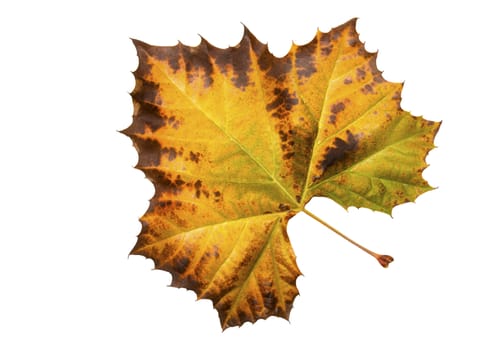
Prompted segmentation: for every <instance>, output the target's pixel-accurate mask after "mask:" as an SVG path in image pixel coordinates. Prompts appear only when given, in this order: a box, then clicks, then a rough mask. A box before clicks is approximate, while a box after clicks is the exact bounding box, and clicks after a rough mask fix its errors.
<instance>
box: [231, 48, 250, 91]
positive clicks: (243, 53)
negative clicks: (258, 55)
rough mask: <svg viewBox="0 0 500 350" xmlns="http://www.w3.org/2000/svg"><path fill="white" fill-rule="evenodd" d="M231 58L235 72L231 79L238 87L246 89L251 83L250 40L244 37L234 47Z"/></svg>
mask: <svg viewBox="0 0 500 350" xmlns="http://www.w3.org/2000/svg"><path fill="white" fill-rule="evenodd" d="M231 58H232V62H233V69H234V74H235V77H233V78H232V79H231V81H232V82H233V84H234V86H236V87H237V88H239V89H241V90H245V87H247V86H248V84H249V78H248V73H249V71H250V64H251V61H250V40H248V39H246V40H245V39H243V40H242V41H241V43H240V45H239V46H238V47H235V48H233V49H232V55H231Z"/></svg>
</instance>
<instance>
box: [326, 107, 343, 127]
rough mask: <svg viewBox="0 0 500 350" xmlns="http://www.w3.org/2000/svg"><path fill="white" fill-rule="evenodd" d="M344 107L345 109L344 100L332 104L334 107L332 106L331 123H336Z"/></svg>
mask: <svg viewBox="0 0 500 350" xmlns="http://www.w3.org/2000/svg"><path fill="white" fill-rule="evenodd" d="M344 109H345V104H344V103H343V102H339V103H336V104H334V105H332V107H331V108H330V112H331V114H330V117H329V120H328V122H329V123H330V124H335V121H336V120H337V113H340V112H342V111H343V110H344Z"/></svg>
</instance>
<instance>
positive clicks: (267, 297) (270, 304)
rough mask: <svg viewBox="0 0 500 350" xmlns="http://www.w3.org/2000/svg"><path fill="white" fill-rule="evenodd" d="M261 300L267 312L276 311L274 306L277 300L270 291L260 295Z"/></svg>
mask: <svg viewBox="0 0 500 350" xmlns="http://www.w3.org/2000/svg"><path fill="white" fill-rule="evenodd" d="M262 299H263V301H264V307H265V308H266V309H267V310H269V311H272V312H274V311H275V310H276V305H277V304H278V298H276V295H275V294H274V293H273V291H272V290H271V291H267V292H264V293H262Z"/></svg>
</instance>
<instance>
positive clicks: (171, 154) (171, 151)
mask: <svg viewBox="0 0 500 350" xmlns="http://www.w3.org/2000/svg"><path fill="white" fill-rule="evenodd" d="M162 154H165V155H166V156H167V159H168V160H169V161H170V162H171V161H173V160H175V158H177V151H176V150H175V148H173V147H170V148H169V147H167V148H164V149H163V150H162Z"/></svg>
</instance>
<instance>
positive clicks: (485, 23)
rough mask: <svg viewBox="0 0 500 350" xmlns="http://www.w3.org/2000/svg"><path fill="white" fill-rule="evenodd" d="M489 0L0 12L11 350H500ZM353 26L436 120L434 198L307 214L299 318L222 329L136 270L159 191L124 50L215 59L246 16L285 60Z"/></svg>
mask: <svg viewBox="0 0 500 350" xmlns="http://www.w3.org/2000/svg"><path fill="white" fill-rule="evenodd" d="M490 3H491V4H493V3H494V2H486V1H479V0H476V1H467V2H464V1H462V2H461V1H455V2H445V1H443V2H438V1H435V0H434V1H415V2H411V3H410V2H402V1H394V2H389V1H347V0H346V1H342V2H340V1H338V2H337V1H322V2H321V1H313V0H308V1H300V2H299V1H270V0H268V1H263V2H256V1H255V2H252V1H245V2H237V1H227V2H222V1H180V0H178V1H174V2H171V1H165V0H164V1H140V2H139V1H137V2H136V3H132V2H130V1H121V2H118V1H117V2H114V3H112V2H108V3H104V2H97V1H95V2H91V1H85V2H81V3H79V4H78V3H76V2H69V1H61V2H60V3H57V2H53V1H31V2H30V1H16V2H14V1H12V2H3V3H2V5H0V89H1V90H0V104H1V109H0V118H1V119H0V120H1V124H0V133H1V134H0V162H1V163H0V164H1V166H0V167H1V170H0V176H1V181H0V205H1V208H0V249H1V252H0V348H2V349H170V348H177V349H180V348H182V349H194V348H202V347H203V348H209V349H211V348H218V349H269V348H272V347H275V348H276V347H278V346H279V348H287V347H288V348H314V349H372V350H375V349H384V350H390V349H457V348H463V349H499V348H500V333H499V332H500V301H499V296H500V287H499V283H498V280H499V278H498V276H499V271H498V270H499V268H500V255H499V253H498V249H499V241H500V240H499V237H500V232H499V231H500V230H499V222H498V198H499V194H500V193H499V186H498V170H497V167H496V166H497V164H496V163H498V151H499V145H498V141H497V140H498V130H499V126H500V123H499V118H500V115H499V109H498V102H499V100H500V98H499V96H498V95H499V92H500V89H499V86H500V85H499V81H500V75H499V62H500V55H499V53H500V51H499V45H498V36H499V34H500V26H499V24H498V22H499V20H498V11H496V10H495V9H494V8H493V5H489V4H490ZM352 17H358V18H359V21H358V25H357V29H358V32H360V35H361V40H362V41H364V42H366V46H367V48H368V50H370V51H377V50H378V51H379V58H378V67H379V68H380V69H381V70H383V71H384V77H385V78H386V79H388V80H391V81H405V87H404V90H403V103H402V105H403V108H405V109H406V110H409V111H411V112H412V113H413V114H414V115H424V116H425V117H426V118H427V119H431V120H436V121H437V120H443V125H442V127H441V131H440V132H439V135H438V137H437V139H436V144H437V146H438V148H437V149H436V150H434V151H432V152H431V153H430V155H429V156H428V162H429V163H430V164H431V166H430V167H429V168H428V169H427V170H426V171H425V172H424V176H425V178H426V179H427V180H428V181H429V182H430V184H431V185H433V186H437V187H439V189H437V190H435V191H432V192H429V193H426V194H424V195H423V196H421V197H420V198H419V199H418V200H417V201H416V204H413V203H412V204H405V205H402V206H399V207H397V208H396V209H395V210H394V213H393V218H391V217H389V216H387V215H384V214H380V213H374V212H372V211H370V210H363V209H361V210H357V209H350V210H349V211H347V212H346V211H344V210H343V209H341V208H339V207H338V206H337V205H335V204H334V203H332V202H330V201H327V200H316V201H313V203H312V204H311V206H310V207H309V209H310V210H312V211H314V212H315V213H316V214H317V215H319V216H321V217H322V218H324V219H325V220H327V221H328V222H330V223H331V224H332V225H334V226H336V227H337V228H339V229H340V230H342V231H344V232H345V233H347V234H349V235H350V236H351V237H352V238H354V239H356V240H358V241H360V242H361V243H363V244H365V245H366V246H368V247H369V248H371V249H373V250H375V251H379V252H381V253H386V254H391V255H393V256H394V257H395V262H394V263H393V264H392V265H391V267H390V268H389V269H382V268H381V267H380V266H378V264H377V262H376V261H375V260H373V258H371V257H369V256H368V255H366V254H364V253H363V252H361V251H359V250H358V249H357V248H355V247H353V246H351V245H349V244H348V243H346V242H344V241H343V240H342V239H340V238H339V237H337V236H336V235H334V234H333V233H331V232H329V231H327V230H326V229H325V228H324V227H322V226H321V225H319V224H318V223H316V222H314V221H312V220H311V219H310V218H308V217H306V216H304V215H298V216H297V217H296V218H294V219H293V220H292V221H291V223H290V226H289V232H290V236H291V240H292V243H293V246H294V249H295V252H296V255H297V257H298V264H299V266H300V268H301V270H302V272H303V274H304V276H301V277H299V279H298V287H299V289H300V292H301V294H300V296H299V297H297V299H296V301H295V304H294V308H293V310H292V313H291V318H290V322H287V321H285V320H283V319H278V318H274V317H273V318H270V319H268V320H266V321H258V322H257V323H256V324H254V325H252V324H248V323H247V324H245V325H244V326H243V327H241V328H231V329H228V330H226V331H225V332H221V329H220V326H219V320H218V316H217V313H216V311H215V310H213V309H212V305H211V302H209V301H207V300H202V301H198V302H196V301H195V295H194V293H193V292H190V291H186V290H182V289H176V288H171V287H167V285H168V284H169V283H170V281H171V277H170V275H169V274H168V273H166V272H162V271H153V270H152V267H153V263H152V262H151V261H150V260H146V259H144V258H142V257H138V256H131V257H128V253H129V251H130V249H131V248H132V247H133V245H134V243H135V240H136V238H135V237H136V235H137V234H138V232H139V230H140V225H139V222H138V218H139V217H140V216H141V215H142V214H143V212H144V211H145V210H146V208H147V205H148V199H149V198H150V197H151V196H152V194H153V186H152V185H151V184H150V183H149V182H148V181H147V180H145V179H144V175H143V174H142V173H141V172H140V171H138V170H135V169H133V165H134V164H135V162H136V160H137V155H136V152H135V150H134V149H133V147H132V143H131V141H130V140H129V139H128V138H126V137H125V136H123V135H121V134H119V133H117V132H116V130H120V129H123V128H125V127H127V126H128V125H129V124H130V122H131V115H132V103H131V99H130V96H129V95H128V92H130V91H131V90H132V89H133V86H134V79H133V76H132V74H131V73H130V72H131V71H133V70H135V68H136V65H137V56H136V53H135V49H134V47H133V45H132V42H131V41H130V39H129V38H130V37H132V38H138V39H140V40H143V41H146V42H148V43H151V44H157V45H173V44H176V42H177V40H180V41H182V42H183V43H185V44H190V45H196V44H197V43H198V42H199V40H200V39H199V36H198V33H199V34H201V35H202V36H203V37H205V38H206V39H207V40H209V41H210V42H212V43H213V44H215V45H217V46H221V47H226V46H227V45H235V44H237V43H238V42H239V40H240V39H241V36H242V33H243V27H242V25H241V23H244V24H245V25H246V26H247V27H248V28H249V29H250V30H251V31H252V32H254V34H255V35H256V36H257V38H259V39H260V40H261V41H263V42H268V43H269V45H270V49H271V51H272V52H274V53H275V54H276V55H280V56H283V55H285V54H286V53H287V51H288V49H289V47H290V45H291V41H292V40H295V41H296V42H297V43H300V44H304V43H306V42H308V41H309V40H311V39H312V37H313V35H314V34H315V31H316V29H317V28H318V27H319V28H320V29H321V30H323V31H328V30H329V29H330V28H331V27H335V26H337V25H340V24H342V23H344V22H345V21H347V20H349V19H350V18H352Z"/></svg>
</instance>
